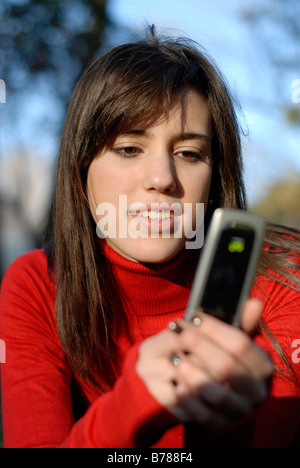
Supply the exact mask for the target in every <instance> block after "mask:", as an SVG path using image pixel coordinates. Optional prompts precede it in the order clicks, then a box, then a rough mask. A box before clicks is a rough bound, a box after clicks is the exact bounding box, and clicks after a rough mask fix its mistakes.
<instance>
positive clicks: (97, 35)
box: [0, 0, 109, 100]
mask: <svg viewBox="0 0 300 468" xmlns="http://www.w3.org/2000/svg"><path fill="white" fill-rule="evenodd" d="M105 6H106V0H84V1H83V0H1V4H0V15H1V22H0V76H1V77H2V78H4V79H5V81H6V84H7V87H8V88H9V89H10V90H11V91H12V92H17V91H19V92H22V91H24V90H26V89H27V88H28V87H30V86H31V85H34V82H35V81H36V80H38V79H40V78H44V79H46V80H47V82H48V83H52V91H53V93H54V94H55V95H57V96H58V97H59V99H61V100H67V99H68V98H69V95H70V92H71V88H72V86H73V84H74V83H75V81H76V80H77V78H78V75H79V74H80V72H81V70H82V69H83V68H84V67H85V66H86V65H87V64H88V63H89V62H90V61H91V60H92V59H93V57H94V56H95V53H96V52H97V51H98V50H99V49H100V48H101V47H102V45H103V32H104V28H105V26H106V25H107V24H108V23H109V20H108V18H107V14H106V9H105Z"/></svg>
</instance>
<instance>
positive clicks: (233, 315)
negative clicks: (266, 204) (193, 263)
mask: <svg viewBox="0 0 300 468" xmlns="http://www.w3.org/2000/svg"><path fill="white" fill-rule="evenodd" d="M265 226H266V221H265V219H264V218H263V217H261V216H258V215H256V214H253V213H250V212H248V211H244V210H238V209H222V208H218V209H217V210H215V212H214V214H213V217H212V220H211V223H210V225H209V228H208V232H207V235H206V237H205V241H204V246H203V248H202V252H201V255H200V259H199V263H198V266H197V269H196V273H195V278H194V281H193V285H192V289H191V293H190V297H189V301H188V305H187V309H186V313H185V317H184V318H185V320H187V321H190V320H192V319H193V318H194V316H195V315H196V314H197V309H199V308H201V309H202V310H203V311H204V312H205V313H208V314H211V315H214V316H215V317H217V318H219V319H220V320H223V321H224V322H226V323H229V324H232V325H234V326H237V327H238V326H239V323H240V315H241V310H242V307H243V304H244V302H245V300H246V299H247V297H248V295H249V292H250V289H251V286H252V282H253V279H254V275H255V271H256V267H257V263H258V259H259V256H260V253H261V250H262V245H263V240H264V234H265Z"/></svg>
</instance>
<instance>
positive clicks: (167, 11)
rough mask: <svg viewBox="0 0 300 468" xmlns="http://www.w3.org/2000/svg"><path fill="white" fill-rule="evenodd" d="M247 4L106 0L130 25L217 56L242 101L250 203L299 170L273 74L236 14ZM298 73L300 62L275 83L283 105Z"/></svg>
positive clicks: (295, 137)
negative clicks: (192, 42) (198, 46)
mask: <svg viewBox="0 0 300 468" xmlns="http://www.w3.org/2000/svg"><path fill="white" fill-rule="evenodd" d="M268 1H269V0H261V2H263V3H264V2H265V3H268ZM252 3H256V0H252ZM250 4H251V2H250ZM247 5H249V3H248V1H245V0H241V1H236V0H226V1H224V0H210V1H207V0H159V1H155V0H110V2H109V12H110V14H111V15H112V17H113V18H114V19H116V20H117V22H118V23H120V24H124V25H125V26H130V27H131V28H132V29H133V30H135V29H136V30H137V31H142V30H143V28H144V25H145V24H146V23H150V24H152V23H154V24H155V25H156V27H157V29H158V31H160V30H162V31H164V30H166V31H167V32H170V34H172V35H175V36H187V37H189V38H191V39H193V40H195V41H197V42H198V43H199V44H201V45H202V46H204V47H205V49H206V51H207V52H208V54H209V55H210V56H211V57H212V58H213V59H214V60H215V61H216V63H217V64H218V66H219V67H220V69H221V71H222V72H223V73H224V75H225V76H226V78H227V80H228V82H229V85H230V87H231V89H232V91H233V93H234V94H235V95H236V96H237V98H238V101H239V102H240V104H241V106H242V110H243V113H242V114H241V121H242V125H243V127H245V128H246V129H247V131H248V136H247V137H246V138H245V139H244V142H243V144H244V155H245V176H246V177H245V179H246V186H247V191H248V196H249V201H250V202H253V201H255V200H257V199H258V198H259V197H260V196H262V195H263V193H264V191H265V190H266V189H267V188H268V187H269V186H270V185H272V184H273V183H274V182H276V180H278V179H280V177H285V176H286V177H290V176H292V175H294V174H295V173H297V172H298V173H299V172H300V139H299V134H300V132H299V127H298V128H295V127H292V126H291V125H290V124H288V122H287V121H286V119H285V117H284V115H283V113H282V112H281V108H280V106H279V105H278V99H277V97H278V96H277V93H278V87H277V85H278V83H277V85H276V82H275V80H276V76H274V72H273V71H272V70H271V69H270V67H269V65H268V63H267V61H266V60H264V56H263V54H262V53H261V50H260V48H259V41H257V40H256V39H257V38H253V32H252V31H251V30H250V28H249V27H248V26H247V25H246V23H245V22H244V21H242V19H241V9H242V8H247ZM124 29H125V28H124ZM125 40H126V36H125V33H124V37H123V36H122V34H121V35H120V37H118V41H119V42H122V41H125ZM283 45H284V44H283ZM297 78H300V64H299V66H298V70H297V67H295V73H292V74H291V75H290V76H288V77H285V81H284V82H282V83H280V84H281V92H282V94H283V96H284V99H285V100H286V103H283V104H286V106H290V105H291V96H292V93H293V91H294V89H293V88H292V82H293V80H294V79H297ZM280 105H281V106H282V102H281V104H280ZM298 105H299V104H298Z"/></svg>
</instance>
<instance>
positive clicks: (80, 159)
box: [54, 37, 299, 389]
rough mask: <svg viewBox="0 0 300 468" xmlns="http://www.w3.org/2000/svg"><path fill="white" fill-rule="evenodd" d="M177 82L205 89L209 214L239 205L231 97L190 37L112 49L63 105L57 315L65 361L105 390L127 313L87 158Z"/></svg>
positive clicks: (156, 106)
mask: <svg viewBox="0 0 300 468" xmlns="http://www.w3.org/2000/svg"><path fill="white" fill-rule="evenodd" d="M182 87H193V88H195V89H196V90H198V91H200V92H201V93H202V94H203V95H204V96H205V97H206V98H207V102H208V106H209V109H210V112H211V117H212V122H213V143H212V144H213V168H214V169H213V179H212V185H211V193H210V198H211V199H212V200H213V203H212V204H211V205H210V206H209V208H208V211H207V214H206V221H207V222H208V221H209V218H210V217H211V215H212V213H213V211H214V209H215V208H217V207H231V208H240V209H246V197H245V190H244V184H243V176H242V174H243V171H242V169H243V168H242V158H241V142H240V128H239V124H238V119H237V117H236V113H235V109H234V106H233V99H232V97H231V95H230V92H229V90H228V87H227V86H226V83H225V80H224V79H223V77H222V75H221V73H220V72H219V71H218V69H217V67H216V65H215V64H214V63H213V62H212V61H211V60H210V59H208V57H207V56H206V55H205V53H204V52H203V51H200V49H199V47H198V46H196V45H195V44H194V43H193V42H191V41H188V40H169V39H161V40H159V39H157V38H155V37H152V38H151V39H149V40H145V41H140V42H135V43H130V44H125V45H121V46H118V47H115V48H113V49H112V50H110V51H108V52H106V53H104V54H103V55H102V56H100V57H99V58H97V59H96V60H95V61H94V62H93V63H92V64H91V65H90V66H89V68H88V69H87V70H86V71H85V73H84V74H83V76H82V78H81V79H80V81H79V82H78V84H77V87H76V89H75V91H74V94H73V97H72V100H71V103H70V105H69V110H68V114H67V117H66V121H65V126H64V130H63V135H62V142H61V149H60V154H59V160H58V167H57V179H56V201H55V249H54V256H55V275H56V284H57V297H56V316H57V324H58V333H59V337H60V340H61V344H62V346H63V348H64V349H65V352H66V354H67V356H68V358H69V361H70V365H71V367H72V369H73V370H74V372H76V373H77V374H78V375H79V376H81V377H82V378H85V379H87V381H89V382H90V383H92V384H94V385H97V386H98V387H100V388H102V389H105V386H106V385H108V386H110V385H112V383H113V381H114V379H115V375H116V373H117V372H118V366H117V364H116V363H117V358H116V353H117V351H116V349H117V348H116V345H115V340H117V337H116V335H115V330H116V328H117V327H115V324H116V323H120V321H122V320H123V321H124V323H123V325H124V326H126V321H125V318H124V317H118V316H117V312H116V308H115V307H114V304H113V303H110V302H109V297H110V295H109V294H108V293H107V286H106V285H107V283H109V284H110V287H112V285H113V278H112V277H111V276H110V275H109V268H108V266H107V265H106V263H105V259H104V258H103V257H102V255H101V252H100V250H99V248H98V247H97V246H96V239H95V237H96V236H95V223H94V221H93V218H92V216H91V213H90V209H89V203H88V199H87V194H86V179H87V171H88V167H89V165H90V163H91V161H92V160H93V159H94V157H95V156H96V154H97V153H99V151H100V150H101V149H102V148H103V147H104V145H105V143H106V142H107V140H108V138H109V137H111V136H112V135H113V134H116V133H119V132H122V131H125V130H128V129H130V128H132V126H134V124H136V123H137V122H138V123H139V127H141V126H144V127H145V128H146V127H147V126H148V125H150V124H151V123H152V122H154V121H155V119H156V118H157V116H159V115H161V114H162V113H163V112H164V113H166V114H167V113H168V111H169V107H170V102H171V97H172V94H173V93H174V91H176V89H178V88H182ZM269 232H270V234H269V235H268V236H269V237H268V239H270V241H272V243H274V240H275V244H276V243H277V244H276V245H277V246H278V247H281V248H282V247H286V248H287V249H289V246H287V245H284V242H285V239H284V237H282V235H280V234H281V233H279V234H278V235H277V233H276V232H275V230H274V228H271V229H270V231H269ZM297 236H298V234H297ZM297 238H298V240H299V236H298V237H297ZM270 253H271V252H269V253H267V254H264V256H263V258H262V264H261V270H262V271H263V272H265V271H266V270H267V269H268V268H269V267H272V268H273V269H276V268H278V265H280V263H281V260H280V261H278V258H279V257H278V258H277V257H275V256H274V255H270ZM108 278H109V280H108ZM119 328H120V327H118V329H119ZM95 375H102V377H103V381H101V382H99V381H98V380H97V379H95V377H94V376H95Z"/></svg>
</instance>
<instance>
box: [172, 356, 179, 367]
mask: <svg viewBox="0 0 300 468" xmlns="http://www.w3.org/2000/svg"><path fill="white" fill-rule="evenodd" d="M170 361H171V362H172V363H173V364H174V366H179V364H181V359H180V358H179V357H178V356H177V355H176V354H171V356H170Z"/></svg>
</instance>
